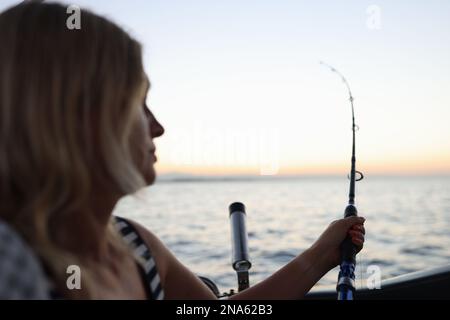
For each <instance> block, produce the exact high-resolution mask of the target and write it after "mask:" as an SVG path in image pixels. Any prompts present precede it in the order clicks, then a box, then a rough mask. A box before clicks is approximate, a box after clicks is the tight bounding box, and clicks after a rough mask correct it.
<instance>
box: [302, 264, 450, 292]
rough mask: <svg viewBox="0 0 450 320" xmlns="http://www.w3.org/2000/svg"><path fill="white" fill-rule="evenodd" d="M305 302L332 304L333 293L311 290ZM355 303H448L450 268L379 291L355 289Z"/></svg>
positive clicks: (388, 283)
mask: <svg viewBox="0 0 450 320" xmlns="http://www.w3.org/2000/svg"><path fill="white" fill-rule="evenodd" d="M305 299H314V300H335V299H336V289H335V288H334V287H333V288H329V287H327V288H324V289H322V288H320V287H318V288H317V289H316V288H313V289H312V290H311V291H310V292H309V293H308V294H307V295H306V296H305ZM355 299H358V300H409V299H415V300H426V299H433V300H435V299H437V300H441V299H445V300H448V299H450V264H449V265H445V266H442V267H437V268H433V269H428V270H423V271H417V272H413V273H408V274H405V275H401V276H397V277H394V278H390V279H386V280H382V281H381V288H380V289H367V288H364V289H357V290H356V292H355Z"/></svg>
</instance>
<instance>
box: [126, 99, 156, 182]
mask: <svg viewBox="0 0 450 320" xmlns="http://www.w3.org/2000/svg"><path fill="white" fill-rule="evenodd" d="M144 101H145V100H144ZM138 120H139V121H138V123H137V125H136V128H135V130H134V131H133V134H132V135H131V139H132V141H131V148H132V154H133V157H134V160H135V162H136V164H137V167H138V169H139V171H140V173H141V174H142V175H143V177H144V179H145V182H146V183H147V184H148V185H150V184H152V183H153V182H154V181H155V178H156V172H155V168H154V164H155V162H156V161H157V158H156V155H155V152H156V147H155V144H154V142H153V139H154V138H157V137H160V136H162V135H163V134H164V128H163V126H162V125H161V124H160V123H159V122H158V120H156V118H155V116H154V115H153V113H152V112H151V111H150V109H149V108H148V107H147V105H146V104H145V102H144V105H143V106H142V108H141V109H140V112H139V119H138Z"/></svg>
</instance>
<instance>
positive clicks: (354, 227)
mask: <svg viewBox="0 0 450 320" xmlns="http://www.w3.org/2000/svg"><path fill="white" fill-rule="evenodd" d="M350 230H354V231H359V232H361V233H362V234H366V229H365V228H364V226H363V225H361V224H355V225H354V226H353V227H352V228H351V229H350Z"/></svg>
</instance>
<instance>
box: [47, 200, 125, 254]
mask: <svg viewBox="0 0 450 320" xmlns="http://www.w3.org/2000/svg"><path fill="white" fill-rule="evenodd" d="M93 194H95V199H94V197H92V199H91V200H90V201H89V203H88V204H87V205H86V206H84V208H80V209H79V210H77V211H76V212H71V213H70V214H68V215H66V216H63V217H61V219H62V220H61V221H58V223H57V226H58V228H57V230H56V232H55V240H56V243H57V244H58V245H60V246H61V247H63V248H64V249H66V250H68V251H69V252H71V253H73V254H75V255H77V256H79V257H81V258H83V259H88V260H90V261H104V260H105V259H107V258H108V256H109V254H108V253H109V244H108V225H109V222H110V219H111V215H112V211H113V209H114V206H115V205H116V203H117V201H118V200H119V197H117V196H111V195H100V193H95V192H93Z"/></svg>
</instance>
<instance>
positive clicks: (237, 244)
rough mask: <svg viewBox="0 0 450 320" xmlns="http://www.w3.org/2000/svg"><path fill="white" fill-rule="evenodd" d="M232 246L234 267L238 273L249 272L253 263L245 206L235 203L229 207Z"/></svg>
mask: <svg viewBox="0 0 450 320" xmlns="http://www.w3.org/2000/svg"><path fill="white" fill-rule="evenodd" d="M229 212H230V224H231V244H232V247H231V249H232V254H231V255H232V266H233V269H234V270H236V271H248V269H250V267H251V265H252V264H251V262H250V258H249V254H248V238H247V228H246V223H245V217H246V213H245V206H244V204H243V203H241V202H234V203H232V204H231V205H230V206H229Z"/></svg>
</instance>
